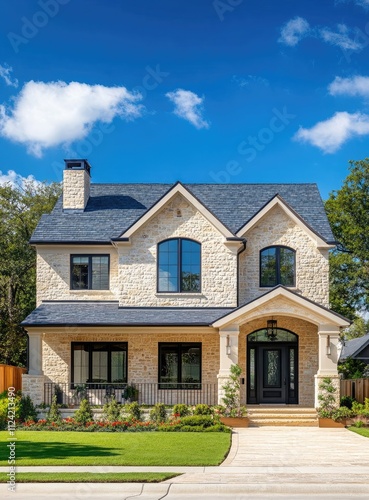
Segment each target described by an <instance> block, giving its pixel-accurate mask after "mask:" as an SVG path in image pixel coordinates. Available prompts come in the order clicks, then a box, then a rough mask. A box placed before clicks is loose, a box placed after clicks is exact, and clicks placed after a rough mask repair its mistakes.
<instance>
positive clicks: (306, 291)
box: [239, 206, 329, 307]
mask: <svg viewBox="0 0 369 500" xmlns="http://www.w3.org/2000/svg"><path fill="white" fill-rule="evenodd" d="M245 237H246V238H247V248H246V251H245V252H243V253H242V254H241V255H240V263H239V266H240V267H239V276H240V283H239V287H240V292H239V293H240V304H244V303H246V302H248V301H249V300H252V299H254V298H256V297H258V296H260V295H262V294H263V293H265V292H266V291H268V290H270V288H260V277H259V270H260V250H262V249H263V248H265V247H268V246H272V245H284V246H288V247H290V248H292V249H294V250H295V251H296V287H295V288H292V290H294V291H296V292H298V293H300V294H301V295H303V296H304V297H307V298H309V299H311V300H313V301H315V302H317V303H318V304H321V305H323V306H326V307H328V304H329V268H328V250H319V249H317V247H316V244H315V243H314V241H313V240H312V239H311V238H310V236H309V235H308V234H307V233H306V232H305V231H304V230H303V229H302V228H301V227H300V226H298V225H297V224H296V223H295V222H294V221H293V220H292V219H290V218H289V217H288V216H287V214H286V213H285V212H284V211H283V210H282V209H281V208H280V207H278V206H276V207H274V208H273V209H272V210H271V211H270V212H269V213H268V214H266V215H265V216H264V217H263V218H262V219H261V220H260V221H259V222H258V223H257V224H256V225H255V226H254V227H253V228H251V229H250V231H248V233H247V234H245Z"/></svg>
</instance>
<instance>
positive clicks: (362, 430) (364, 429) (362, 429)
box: [349, 426, 369, 438]
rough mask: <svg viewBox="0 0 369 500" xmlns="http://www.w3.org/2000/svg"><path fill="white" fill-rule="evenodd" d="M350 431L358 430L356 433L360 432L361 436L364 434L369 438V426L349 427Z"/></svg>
mask: <svg viewBox="0 0 369 500" xmlns="http://www.w3.org/2000/svg"><path fill="white" fill-rule="evenodd" d="M349 430H350V431H353V432H356V434H360V436H364V437H367V438H369V429H368V427H354V426H351V427H349Z"/></svg>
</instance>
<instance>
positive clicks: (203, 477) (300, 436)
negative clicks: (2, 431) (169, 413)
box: [0, 427, 369, 500]
mask: <svg viewBox="0 0 369 500" xmlns="http://www.w3.org/2000/svg"><path fill="white" fill-rule="evenodd" d="M0 470H1V472H4V471H6V470H7V468H6V467H5V468H4V467H1V468H0ZM17 470H18V472H29V471H33V472H36V471H38V470H40V471H41V470H42V471H43V472H54V471H59V472H66V471H76V467H64V466H63V467H18V468H17ZM78 471H82V472H85V471H86V472H87V471H88V472H145V471H150V472H162V471H165V472H180V473H182V474H183V475H181V476H178V477H176V478H173V479H170V480H168V481H166V482H164V483H160V484H145V485H142V484H119V485H118V484H74V485H73V484H27V485H26V484H18V485H17V492H18V495H17V494H15V495H14V493H11V492H9V493H7V494H5V496H3V495H2V498H6V499H8V498H17V497H18V498H21V499H22V500H23V499H24V500H36V499H37V500H41V499H43V498H46V497H50V496H53V497H54V498H57V499H59V498H60V499H66V498H67V497H68V500H74V499H81V498H84V499H87V498H110V499H114V500H115V499H119V500H125V499H129V498H131V497H136V498H139V499H140V500H154V499H161V498H164V497H165V499H166V500H171V499H177V500H179V499H181V498H190V499H194V500H195V499H197V498H200V497H201V500H205V499H206V498H209V499H211V498H212V499H217V498H219V499H223V498H231V497H232V498H233V500H241V499H252V498H255V499H256V498H257V499H262V498H265V499H267V498H271V497H275V498H296V499H297V498H299V499H301V500H302V499H304V498H316V499H318V498H335V500H345V499H346V498H347V499H349V498H357V499H361V498H368V497H369V440H368V439H367V438H364V437H362V436H359V435H357V434H355V433H353V432H350V431H348V430H346V429H319V428H317V427H310V428H306V427H305V428H304V427H260V428H248V429H237V430H235V431H234V433H233V439H232V448H231V450H230V453H229V455H228V457H227V459H226V460H225V462H223V464H222V465H221V466H220V467H116V466H114V467H113V466H107V467H101V466H98V467H78ZM2 486H4V485H2Z"/></svg>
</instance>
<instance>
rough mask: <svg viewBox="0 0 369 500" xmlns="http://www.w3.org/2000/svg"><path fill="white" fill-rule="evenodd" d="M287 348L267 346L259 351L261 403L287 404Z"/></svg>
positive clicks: (259, 392) (259, 391)
mask: <svg viewBox="0 0 369 500" xmlns="http://www.w3.org/2000/svg"><path fill="white" fill-rule="evenodd" d="M286 349H287V348H286V347H285V346H278V345H275V346H267V347H260V348H259V349H258V357H259V359H258V365H259V366H260V376H259V377H258V394H259V398H258V399H259V403H286V402H287V401H286V392H287V352H286Z"/></svg>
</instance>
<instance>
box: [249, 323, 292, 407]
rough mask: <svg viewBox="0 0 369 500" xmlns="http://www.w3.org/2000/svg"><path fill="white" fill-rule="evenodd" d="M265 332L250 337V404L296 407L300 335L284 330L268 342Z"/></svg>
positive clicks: (260, 331)
mask: <svg viewBox="0 0 369 500" xmlns="http://www.w3.org/2000/svg"><path fill="white" fill-rule="evenodd" d="M263 332H264V331H263V330H259V331H258V332H254V333H253V334H251V335H249V337H248V343H247V345H248V356H247V365H248V367H247V402H248V403H249V404H297V403H298V396H297V366H298V364H297V352H298V349H297V336H296V335H295V334H293V333H292V332H288V331H286V330H282V331H280V332H279V336H277V337H276V338H273V340H272V341H269V340H268V339H266V338H265V337H262V334H263ZM255 334H256V335H255ZM286 340H287V341H286Z"/></svg>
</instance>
